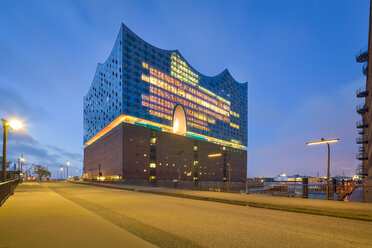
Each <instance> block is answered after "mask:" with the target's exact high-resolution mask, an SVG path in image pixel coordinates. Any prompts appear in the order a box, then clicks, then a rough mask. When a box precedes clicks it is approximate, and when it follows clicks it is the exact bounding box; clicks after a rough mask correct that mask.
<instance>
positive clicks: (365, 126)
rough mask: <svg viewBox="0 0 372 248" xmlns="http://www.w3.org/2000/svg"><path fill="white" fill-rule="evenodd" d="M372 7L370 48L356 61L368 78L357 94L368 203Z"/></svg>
mask: <svg viewBox="0 0 372 248" xmlns="http://www.w3.org/2000/svg"><path fill="white" fill-rule="evenodd" d="M371 3H372V1H371ZM371 7H372V6H370V17H369V37H368V46H367V47H366V48H364V49H361V50H360V51H359V53H358V54H357V56H356V61H357V62H358V63H363V69H362V71H363V74H364V75H365V76H366V85H365V86H363V87H361V88H360V89H358V90H357V92H356V96H357V97H358V98H360V99H362V103H360V104H359V105H358V106H357V107H356V111H357V112H358V113H359V114H360V115H361V119H360V120H359V121H358V122H357V124H356V126H357V128H358V134H359V136H358V137H357V140H356V142H357V144H360V146H359V148H358V153H357V159H358V160H359V161H360V162H361V163H360V165H359V166H358V169H357V174H358V175H359V176H360V177H361V178H362V180H363V185H364V187H363V192H364V199H365V200H366V201H367V202H372V131H371V125H372V115H371V110H372V96H371V93H372V66H371V65H372V56H369V51H372V16H371V15H372V8H371Z"/></svg>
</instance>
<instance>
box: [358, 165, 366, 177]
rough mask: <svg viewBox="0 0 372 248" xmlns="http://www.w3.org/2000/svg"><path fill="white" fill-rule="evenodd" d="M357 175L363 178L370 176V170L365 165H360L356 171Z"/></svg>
mask: <svg viewBox="0 0 372 248" xmlns="http://www.w3.org/2000/svg"><path fill="white" fill-rule="evenodd" d="M356 174H357V175H359V176H362V177H365V176H368V170H367V168H366V167H365V166H363V164H359V166H358V168H357V169H356Z"/></svg>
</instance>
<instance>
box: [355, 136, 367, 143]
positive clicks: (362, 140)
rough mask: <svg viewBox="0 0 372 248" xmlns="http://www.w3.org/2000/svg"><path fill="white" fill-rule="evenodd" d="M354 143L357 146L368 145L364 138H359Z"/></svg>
mask: <svg viewBox="0 0 372 248" xmlns="http://www.w3.org/2000/svg"><path fill="white" fill-rule="evenodd" d="M356 143H357V144H368V140H367V138H366V137H364V136H359V137H357V138H356Z"/></svg>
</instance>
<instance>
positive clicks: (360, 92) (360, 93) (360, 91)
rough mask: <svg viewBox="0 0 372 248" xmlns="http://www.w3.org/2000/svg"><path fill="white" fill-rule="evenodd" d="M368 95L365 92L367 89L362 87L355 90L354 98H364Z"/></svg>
mask: <svg viewBox="0 0 372 248" xmlns="http://www.w3.org/2000/svg"><path fill="white" fill-rule="evenodd" d="M367 95H368V91H367V88H366V86H365V85H364V86H362V87H360V88H359V89H357V91H356V96H357V97H366V96H367Z"/></svg>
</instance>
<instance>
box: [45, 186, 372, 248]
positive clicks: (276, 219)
mask: <svg viewBox="0 0 372 248" xmlns="http://www.w3.org/2000/svg"><path fill="white" fill-rule="evenodd" d="M46 185H47V186H48V187H50V188H51V189H53V190H54V191H56V192H57V193H58V194H60V195H62V196H64V197H66V198H67V199H69V200H71V201H73V202H76V203H77V204H79V205H80V206H82V207H84V208H86V209H88V210H90V211H92V212H94V213H96V214H97V215H99V216H102V217H103V218H105V219H106V220H108V221H110V222H112V223H115V224H116V225H118V226H120V227H121V228H123V229H125V230H128V231H130V232H131V233H134V234H136V235H137V236H139V237H142V238H143V239H145V240H148V241H149V242H150V243H153V244H155V245H158V246H159V247H296V248H297V247H314V248H315V247H316V248H321V247H327V248H331V247H338V248H339V247H358V248H362V247H372V223H371V222H366V221H356V220H348V219H342V218H334V217H326V216H318V215H309V214H301V213H294V212H288V211H276V210H269V209H263V208H252V207H246V206H238V205H232V204H221V203H216V202H211V201H200V200H192V199H187V198H181V197H169V196H164V195H157V194H146V193H139V192H136V191H128V190H118V189H112V188H104V187H92V186H89V185H79V184H72V183H52V184H46Z"/></svg>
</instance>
